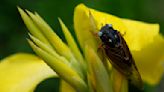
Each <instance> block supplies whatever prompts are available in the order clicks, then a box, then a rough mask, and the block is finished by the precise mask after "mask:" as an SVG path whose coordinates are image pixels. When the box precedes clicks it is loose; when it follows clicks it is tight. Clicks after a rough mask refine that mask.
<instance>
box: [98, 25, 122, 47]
mask: <svg viewBox="0 0 164 92" xmlns="http://www.w3.org/2000/svg"><path fill="white" fill-rule="evenodd" d="M98 36H99V37H100V39H101V41H102V42H103V44H105V45H108V46H110V47H111V48H114V47H118V46H119V45H120V37H119V35H118V32H117V30H114V29H113V27H112V25H111V24H106V25H105V26H103V27H102V28H101V30H100V32H98Z"/></svg>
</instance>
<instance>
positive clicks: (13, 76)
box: [0, 53, 57, 92]
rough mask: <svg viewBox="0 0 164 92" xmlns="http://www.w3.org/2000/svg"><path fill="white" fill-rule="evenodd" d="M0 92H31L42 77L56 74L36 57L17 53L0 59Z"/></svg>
mask: <svg viewBox="0 0 164 92" xmlns="http://www.w3.org/2000/svg"><path fill="white" fill-rule="evenodd" d="M0 71H1V72H0V85H1V86H0V92H33V91H34V89H35V87H36V86H37V85H38V84H39V83H40V82H41V81H43V80H44V79H46V78H49V77H54V76H57V75H56V73H55V72H54V71H53V70H52V69H50V68H49V66H47V65H46V63H44V61H42V60H41V59H39V58H38V57H36V56H34V55H31V54H27V53H18V54H14V55H11V56H9V57H7V58H5V59H3V60H1V61H0Z"/></svg>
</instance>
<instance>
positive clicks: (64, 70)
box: [30, 41, 87, 92]
mask: <svg viewBox="0 0 164 92" xmlns="http://www.w3.org/2000/svg"><path fill="white" fill-rule="evenodd" d="M30 45H31V47H32V48H33V50H34V51H35V52H36V53H37V55H39V56H40V57H42V59H43V60H45V62H46V63H47V64H48V65H49V66H50V67H51V68H52V69H53V70H54V71H55V72H56V73H57V74H58V75H59V76H60V77H61V78H62V79H64V80H65V81H66V82H68V83H69V84H70V85H72V87H74V88H75V89H76V90H77V91H78V92H85V91H87V85H86V84H85V82H84V81H83V79H82V78H81V77H80V76H79V75H78V73H77V72H76V71H75V70H73V69H72V68H71V67H70V66H68V65H66V64H64V63H63V62H61V61H60V60H59V59H57V58H56V57H54V56H52V55H51V54H49V53H47V52H45V51H44V50H42V49H41V48H39V47H37V46H36V45H35V44H34V43H32V42H31V41H30Z"/></svg>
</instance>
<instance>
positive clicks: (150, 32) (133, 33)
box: [122, 19, 159, 50]
mask: <svg viewBox="0 0 164 92" xmlns="http://www.w3.org/2000/svg"><path fill="white" fill-rule="evenodd" d="M122 21H123V23H124V25H125V26H126V28H127V30H126V32H125V40H126V42H127V44H128V46H129V48H130V49H131V50H141V49H142V48H143V47H145V46H147V45H148V44H149V43H151V42H153V39H154V37H155V36H156V35H158V33H159V24H150V23H145V22H141V21H135V20H128V19H122Z"/></svg>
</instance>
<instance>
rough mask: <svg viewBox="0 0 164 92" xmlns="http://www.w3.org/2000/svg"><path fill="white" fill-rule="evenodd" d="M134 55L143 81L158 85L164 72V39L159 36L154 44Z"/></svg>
mask: <svg viewBox="0 0 164 92" xmlns="http://www.w3.org/2000/svg"><path fill="white" fill-rule="evenodd" d="M132 53H133V56H134V59H135V61H136V64H137V67H138V70H139V72H140V74H141V77H142V79H143V80H144V81H146V82H147V83H149V84H152V85H156V84H158V83H159V82H160V80H161V78H162V75H163V70H164V68H163V65H164V62H163V61H164V38H163V37H162V36H161V35H157V36H155V37H154V39H153V42H151V43H150V44H148V45H147V46H145V47H143V48H142V49H141V50H140V51H132Z"/></svg>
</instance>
